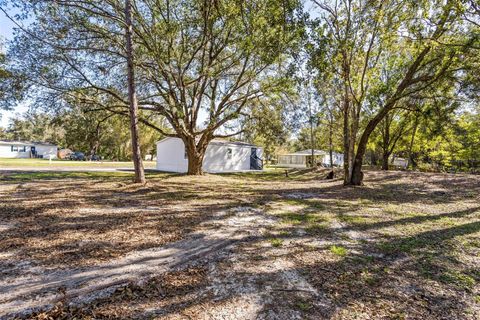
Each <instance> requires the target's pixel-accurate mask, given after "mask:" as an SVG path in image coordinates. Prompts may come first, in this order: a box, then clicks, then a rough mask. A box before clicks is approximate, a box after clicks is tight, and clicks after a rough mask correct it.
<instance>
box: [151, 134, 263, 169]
mask: <svg viewBox="0 0 480 320" xmlns="http://www.w3.org/2000/svg"><path fill="white" fill-rule="evenodd" d="M262 155H263V149H262V148H260V147H257V146H255V145H253V144H249V143H245V142H238V141H234V142H232V141H226V140H213V141H211V142H210V144H209V145H208V147H207V151H206V152H205V157H204V159H203V166H202V168H203V171H206V172H235V171H248V170H262V169H263V163H262V160H261V159H262ZM157 170H161V171H170V172H181V173H184V172H187V171H188V158H187V152H186V150H185V144H184V143H183V141H182V139H180V138H165V139H163V140H161V141H159V142H157Z"/></svg>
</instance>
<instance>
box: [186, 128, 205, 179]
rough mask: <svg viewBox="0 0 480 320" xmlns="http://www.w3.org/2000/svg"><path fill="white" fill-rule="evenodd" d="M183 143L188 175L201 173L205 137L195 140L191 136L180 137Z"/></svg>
mask: <svg viewBox="0 0 480 320" xmlns="http://www.w3.org/2000/svg"><path fill="white" fill-rule="evenodd" d="M182 140H183V143H184V144H185V152H186V154H187V158H188V170H187V174H188V175H194V176H198V175H202V174H203V168H202V167H203V159H204V157H205V152H206V150H207V146H208V142H210V141H206V139H200V141H198V142H197V141H196V139H195V138H193V137H182Z"/></svg>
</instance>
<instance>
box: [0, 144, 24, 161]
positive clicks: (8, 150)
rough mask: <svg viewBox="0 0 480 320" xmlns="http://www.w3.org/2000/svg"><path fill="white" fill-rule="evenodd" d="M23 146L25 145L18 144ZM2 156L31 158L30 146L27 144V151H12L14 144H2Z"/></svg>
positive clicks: (20, 146)
mask: <svg viewBox="0 0 480 320" xmlns="http://www.w3.org/2000/svg"><path fill="white" fill-rule="evenodd" d="M13 145H14V144H13ZM23 147H24V146H23V145H19V146H18V148H23ZM0 158H30V146H25V152H19V151H12V145H8V144H0Z"/></svg>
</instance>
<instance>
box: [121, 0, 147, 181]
mask: <svg viewBox="0 0 480 320" xmlns="http://www.w3.org/2000/svg"><path fill="white" fill-rule="evenodd" d="M125 26H126V30H125V31H126V32H125V40H126V49H127V69H128V102H129V105H130V106H129V107H130V108H129V109H130V110H129V111H130V133H131V136H132V158H133V165H134V168H135V180H134V181H135V182H136V183H145V172H144V169H143V161H142V154H141V151H140V141H139V140H140V138H139V132H138V131H139V130H138V102H137V93H136V88H135V71H134V61H133V45H132V33H133V27H132V4H131V2H130V0H125Z"/></svg>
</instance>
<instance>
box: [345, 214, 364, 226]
mask: <svg viewBox="0 0 480 320" xmlns="http://www.w3.org/2000/svg"><path fill="white" fill-rule="evenodd" d="M339 219H340V220H341V221H343V222H345V223H351V224H366V223H368V219H367V218H365V217H360V216H351V215H344V214H343V215H341V216H340V217H339Z"/></svg>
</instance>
